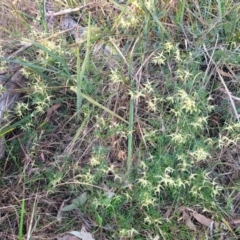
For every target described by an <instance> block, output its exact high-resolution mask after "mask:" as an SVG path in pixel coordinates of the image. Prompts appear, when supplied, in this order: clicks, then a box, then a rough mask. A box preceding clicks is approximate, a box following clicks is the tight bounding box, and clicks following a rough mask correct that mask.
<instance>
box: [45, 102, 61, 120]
mask: <svg viewBox="0 0 240 240" xmlns="http://www.w3.org/2000/svg"><path fill="white" fill-rule="evenodd" d="M60 106H61V104H54V105H53V106H51V107H50V108H49V109H48V111H47V116H46V120H49V119H50V117H51V116H52V114H53V112H55V111H56V110H57V109H58V108H59V107H60Z"/></svg>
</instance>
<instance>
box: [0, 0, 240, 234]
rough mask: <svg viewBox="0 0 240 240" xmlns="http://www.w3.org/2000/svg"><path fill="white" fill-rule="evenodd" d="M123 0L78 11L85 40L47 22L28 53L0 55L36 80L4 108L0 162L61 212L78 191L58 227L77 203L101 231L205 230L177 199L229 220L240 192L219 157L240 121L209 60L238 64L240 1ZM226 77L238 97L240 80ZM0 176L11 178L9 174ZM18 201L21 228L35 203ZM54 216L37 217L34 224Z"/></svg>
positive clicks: (68, 221) (226, 67)
mask: <svg viewBox="0 0 240 240" xmlns="http://www.w3.org/2000/svg"><path fill="white" fill-rule="evenodd" d="M81 2H83V1H81ZM119 2H120V3H117V1H113V0H111V1H110V3H111V4H112V5H111V4H110V3H109V4H110V6H111V8H108V6H107V5H106V6H104V8H101V11H102V12H101V11H100V12H101V13H99V12H98V11H96V12H97V13H96V14H93V13H91V14H89V13H88V11H90V10H88V11H86V9H83V10H82V15H81V18H82V19H81V21H82V22H81V23H82V24H85V26H86V27H87V28H86V31H87V34H86V36H85V38H84V39H81V43H80V44H78V46H77V50H76V48H75V45H74V44H73V45H71V44H69V43H68V42H67V40H66V36H58V38H56V39H55V37H54V38H51V37H50V38H49V35H48V33H47V31H46V29H47V26H46V22H45V21H44V20H42V21H43V25H44V31H43V32H41V31H39V32H38V30H35V31H32V33H31V37H32V39H35V40H34V41H33V40H32V39H29V40H28V41H27V42H30V43H31V44H32V46H31V54H30V53H29V52H28V54H26V55H24V54H23V56H22V57H19V58H18V59H17V60H16V59H14V60H11V59H6V57H1V60H4V61H6V62H7V63H14V64H20V65H21V66H22V67H23V68H22V69H21V72H22V74H23V75H24V76H25V77H26V78H27V79H29V83H28V85H27V86H26V88H25V91H26V92H27V100H25V101H20V102H18V103H17V104H16V105H15V108H14V111H13V112H9V113H7V114H5V115H4V117H5V118H6V119H4V120H5V122H9V124H6V126H4V127H3V128H2V129H1V132H0V135H1V136H5V135H6V137H7V139H10V141H9V143H8V142H7V144H6V145H7V146H8V148H7V152H8V153H7V154H8V156H7V157H6V159H7V160H6V164H1V165H2V167H3V169H5V170H4V171H6V173H9V172H10V171H12V173H13V175H14V176H13V177H15V174H19V176H18V177H16V179H14V180H15V181H16V182H17V183H19V182H21V184H19V186H20V188H23V189H24V191H26V193H25V194H29V196H31V194H37V195H38V191H39V192H41V194H39V195H42V196H43V195H44V197H45V198H46V199H48V198H49V199H51V198H52V199H54V201H52V202H51V204H52V205H54V204H55V202H56V201H58V202H57V206H54V210H52V208H53V207H52V206H50V205H51V204H49V206H50V207H49V208H50V210H51V211H52V212H54V214H55V213H56V211H57V209H59V206H60V205H61V204H62V202H64V201H65V200H66V199H68V198H69V197H70V198H71V199H74V200H73V201H72V203H70V204H67V206H65V208H64V207H63V208H62V209H63V210H62V211H65V212H67V213H66V216H64V219H63V221H62V222H59V223H57V224H58V225H57V224H56V225H54V226H55V227H56V229H55V230H54V231H53V232H54V234H56V233H61V232H64V231H69V230H70V229H71V230H72V229H74V228H76V226H79V221H80V220H79V216H76V215H74V214H75V212H74V211H73V210H76V209H77V208H78V207H79V210H81V213H82V215H83V216H84V218H85V219H90V220H91V221H92V222H91V224H92V228H93V229H92V231H93V232H94V233H95V234H96V239H98V236H101V237H104V238H106V239H156V238H155V237H156V236H157V235H159V236H160V239H194V238H195V237H196V236H198V237H199V238H203V237H205V233H204V234H203V233H201V231H197V232H194V231H192V230H191V229H189V227H188V226H187V224H186V223H185V222H184V221H185V220H184V219H183V216H182V212H181V210H180V209H181V207H182V206H184V207H186V208H188V209H194V210H195V211H201V212H203V211H206V212H207V214H208V216H210V217H209V218H212V219H218V220H219V221H222V219H224V217H225V218H226V216H227V215H230V214H231V211H232V208H233V205H234V204H236V203H235V202H234V196H235V192H234V191H236V190H239V188H238V185H236V184H235V182H234V181H235V180H234V181H233V182H232V180H228V181H229V182H231V183H232V184H233V186H229V185H228V183H226V182H227V181H225V179H223V180H222V178H221V177H222V175H228V174H225V172H224V171H225V170H222V169H223V166H225V165H226V166H230V165H231V164H233V163H232V162H230V163H229V162H228V160H227V159H226V158H225V156H229V152H228V153H227V151H228V150H229V149H231V151H232V152H234V151H233V150H235V152H234V154H236V152H237V151H238V145H239V141H240V135H239V133H240V125H239V123H236V121H235V119H234V117H233V116H234V115H233V114H232V112H231V109H230V107H229V106H230V105H229V102H228V99H227V98H226V97H223V95H220V94H221V93H222V92H223V90H222V89H223V87H222V86H221V82H220V81H219V79H218V78H217V77H216V76H217V74H216V72H214V71H216V70H215V69H212V68H214V67H212V62H211V61H212V60H213V61H214V62H216V63H217V64H218V66H219V68H221V69H222V70H221V71H223V72H226V71H227V73H228V74H232V72H234V71H235V72H236V75H238V73H239V69H238V65H239V61H240V59H239V56H238V55H239V54H238V47H237V45H238V44H237V43H238V41H239V39H238V36H239V31H238V30H237V29H238V27H239V20H238V18H237V13H238V11H237V8H236V9H234V8H233V7H231V4H230V1H220V0H218V1H208V2H207V3H203V2H204V1H202V2H201V1H196V2H198V3H199V4H200V6H199V8H197V6H195V3H194V5H193V3H191V1H185V0H181V1H177V3H176V6H173V5H171V4H170V2H172V1H160V2H158V1H154V0H148V1H141V0H132V1H127V2H126V3H123V1H119ZM63 4H64V5H66V6H68V7H76V6H77V1H65V2H64V3H63ZM99 4H100V3H99ZM113 6H115V7H116V9H115V8H113ZM105 8H107V10H105ZM238 8H239V6H238ZM96 9H97V8H96ZM113 9H114V10H113ZM116 13H117V17H116V16H115V15H116ZM74 14H75V13H74ZM74 14H72V16H73V17H75V15H74ZM41 15H43V12H42V11H41ZM90 16H91V17H90ZM77 17H79V16H78V15H77ZM217 20H218V21H217ZM92 25H94V26H92ZM230 35H231V36H230ZM39 37H40V38H41V39H44V40H41V39H39ZM36 39H37V40H36ZM25 41H26V39H25ZM76 44H77V43H76ZM218 44H220V46H218ZM206 47H207V49H210V50H209V54H210V55H209V56H211V59H209V56H208V54H207V53H206ZM5 67H6V66H5V64H4V63H1V68H2V69H5ZM225 75H226V74H225ZM233 77H234V76H233ZM225 80H226V83H227V86H228V87H229V88H231V89H230V90H231V91H232V93H233V95H237V94H238V93H239V90H238V86H239V83H238V82H237V80H238V79H234V80H233V79H227V78H226V79H225ZM216 95H219V96H220V97H219V96H217V97H215V96H216ZM219 99H221V100H219ZM223 99H224V100H223ZM238 109H239V107H238ZM215 115H216V116H215ZM214 117H216V119H217V120H215V118H214ZM9 119H10V120H11V119H15V120H14V123H13V121H12V122H11V121H10V120H9ZM214 121H215V122H214ZM16 135H17V138H15V136H16ZM12 138H13V139H12ZM19 152H21V154H18V153H19ZM231 154H232V153H231ZM234 154H232V155H231V156H235V155H234ZM227 158H228V157H227ZM9 159H10V160H9ZM216 159H217V160H216ZM9 161H10V163H9ZM12 168H13V170H12ZM2 171H3V170H1V176H2V175H4V173H3V172H2ZM26 172H27V174H25V173H26ZM22 174H24V176H25V178H22V179H21V176H23V175H22ZM18 178H20V179H21V181H20V180H19V179H18ZM12 181H13V180H12ZM0 184H1V185H5V186H6V187H7V186H8V183H7V181H6V180H5V179H4V180H1V182H0ZM231 189H234V191H231ZM79 192H81V193H83V195H80V197H76V196H79ZM225 194H226V195H228V196H227V197H226V196H225ZM42 196H41V197H42ZM41 197H40V198H41ZM81 197H83V199H82V198H81ZM36 198H37V197H36ZM21 199H23V200H21V203H22V204H21V210H20V213H21V214H20V215H21V216H20V230H19V238H22V235H23V225H24V224H23V221H24V216H25V215H26V214H29V213H28V212H27V211H25V208H26V206H29V205H30V206H31V203H30V201H28V198H27V197H26V198H24V197H23V198H21ZM29 199H31V198H30V197H29ZM56 199H60V200H56ZM76 200H79V201H78V203H79V202H81V203H79V206H77V204H76ZM39 202H40V203H41V204H42V206H43V207H42V208H44V207H45V204H46V205H47V203H46V202H47V200H45V199H44V200H43V201H42V202H43V203H42V202H41V201H39ZM82 202H84V203H82ZM24 204H25V205H24ZM83 204H84V207H83ZM223 205H226V206H224V207H223ZM33 208H34V207H33ZM170 208H171V209H172V210H171V211H170V213H169V214H166V212H168V209H170ZM19 209H20V206H19ZM27 209H28V208H27ZM33 210H35V209H33ZM36 211H37V210H36ZM51 211H49V212H51ZM76 212H77V211H76ZM47 214H49V213H47ZM47 214H45V216H48V215H47ZM33 215H34V214H33ZM40 215H41V214H40ZM40 215H39V218H41V216H40ZM82 215H81V216H82ZM27 217H30V216H29V215H28V216H27ZM52 218H54V219H55V218H56V216H55V215H54V216H51V218H50V219H47V220H46V221H45V219H44V221H40V222H39V223H38V221H36V225H35V226H34V229H33V232H34V231H40V230H38V229H44V227H45V225H48V224H50V223H51V224H53V223H54V221H55V220H53V219H52ZM41 220H42V219H41ZM82 223H84V221H83V222H82V221H81V224H82ZM38 224H39V225H40V226H38ZM54 224H55V223H54ZM36 226H38V227H36ZM59 226H60V227H59ZM198 227H199V226H198ZM53 228H54V227H53ZM199 229H200V228H199ZM221 230H222V229H221ZM222 231H223V232H224V233H225V232H226V231H225V230H222ZM29 232H31V231H29ZM206 234H207V229H206ZM29 239H30V238H29ZM99 239H100V238H99Z"/></svg>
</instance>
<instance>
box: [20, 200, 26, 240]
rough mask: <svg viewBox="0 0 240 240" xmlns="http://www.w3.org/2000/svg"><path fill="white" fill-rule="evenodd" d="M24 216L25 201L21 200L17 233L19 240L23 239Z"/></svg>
mask: <svg viewBox="0 0 240 240" xmlns="http://www.w3.org/2000/svg"><path fill="white" fill-rule="evenodd" d="M24 214H25V199H23V200H22V205H21V215H20V223H19V232H18V239H19V240H22V239H23V225H24Z"/></svg>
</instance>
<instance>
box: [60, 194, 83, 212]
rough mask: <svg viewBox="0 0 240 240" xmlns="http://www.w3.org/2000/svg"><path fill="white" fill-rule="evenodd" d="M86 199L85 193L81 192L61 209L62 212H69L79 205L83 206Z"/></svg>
mask: <svg viewBox="0 0 240 240" xmlns="http://www.w3.org/2000/svg"><path fill="white" fill-rule="evenodd" d="M86 201H87V193H82V194H81V195H80V196H79V197H76V198H74V199H73V200H72V203H71V204H69V205H66V206H65V207H63V208H62V209H61V211H62V212H70V211H72V210H74V209H76V208H78V207H79V206H83V205H84V204H85V203H86Z"/></svg>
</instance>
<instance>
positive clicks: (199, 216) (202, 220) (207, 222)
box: [192, 212, 213, 227]
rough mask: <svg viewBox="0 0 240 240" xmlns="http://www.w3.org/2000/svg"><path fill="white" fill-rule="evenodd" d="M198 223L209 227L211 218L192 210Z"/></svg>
mask: <svg viewBox="0 0 240 240" xmlns="http://www.w3.org/2000/svg"><path fill="white" fill-rule="evenodd" d="M192 216H193V217H194V218H195V219H196V220H197V221H198V222H199V223H201V224H202V225H204V226H206V227H209V226H210V225H211V224H212V222H213V220H212V219H210V218H207V217H205V216H204V215H202V214H199V213H197V212H194V213H193V215H192Z"/></svg>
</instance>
